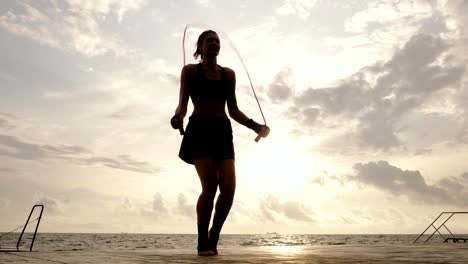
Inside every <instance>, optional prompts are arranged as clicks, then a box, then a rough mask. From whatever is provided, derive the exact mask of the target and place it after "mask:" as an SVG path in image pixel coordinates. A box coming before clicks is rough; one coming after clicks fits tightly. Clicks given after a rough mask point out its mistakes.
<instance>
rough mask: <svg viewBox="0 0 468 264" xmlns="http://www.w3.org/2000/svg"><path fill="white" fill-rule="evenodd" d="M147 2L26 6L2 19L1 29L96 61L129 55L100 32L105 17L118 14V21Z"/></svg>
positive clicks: (21, 4) (84, 0)
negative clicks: (112, 54) (108, 53)
mask: <svg viewBox="0 0 468 264" xmlns="http://www.w3.org/2000/svg"><path fill="white" fill-rule="evenodd" d="M143 3H144V1H114V0H106V1H87V0H69V1H65V2H61V3H60V4H58V3H56V2H55V1H45V2H25V1H20V2H18V4H17V5H16V6H15V7H14V8H12V9H10V10H8V11H7V12H6V13H4V14H2V15H1V16H0V27H1V28H3V29H4V30H6V31H9V32H11V33H13V34H17V35H21V36H24V37H28V38H30V39H33V40H35V41H37V42H39V43H41V44H43V45H47V46H51V47H54V48H58V49H64V50H67V51H74V52H78V53H80V54H82V55H85V56H88V57H93V56H97V55H101V54H104V53H107V52H112V53H114V54H117V55H122V54H125V53H128V52H130V51H129V50H128V49H127V48H126V47H125V46H124V45H123V44H122V41H121V40H119V39H118V38H117V37H116V36H113V35H109V34H106V33H105V32H103V31H102V30H101V29H100V25H99V23H100V21H99V18H100V19H101V21H105V19H106V15H109V14H112V13H116V14H117V15H118V17H119V18H118V19H119V21H121V20H122V17H123V15H124V14H125V13H126V12H128V11H130V10H137V9H139V8H140V7H141V6H142V5H143Z"/></svg>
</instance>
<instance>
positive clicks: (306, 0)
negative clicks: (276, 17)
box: [275, 0, 318, 20]
mask: <svg viewBox="0 0 468 264" xmlns="http://www.w3.org/2000/svg"><path fill="white" fill-rule="evenodd" d="M317 2H318V0H283V3H282V5H281V6H280V7H278V8H277V9H276V10H275V11H276V13H278V14H280V15H291V16H298V17H299V18H300V19H302V20H307V19H308V18H309V16H310V10H311V9H312V8H313V7H314V6H315V5H316V4H317Z"/></svg>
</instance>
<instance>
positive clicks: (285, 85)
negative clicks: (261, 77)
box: [268, 68, 294, 102]
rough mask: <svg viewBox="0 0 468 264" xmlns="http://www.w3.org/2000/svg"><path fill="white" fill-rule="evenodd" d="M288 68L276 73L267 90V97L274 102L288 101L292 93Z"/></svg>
mask: <svg viewBox="0 0 468 264" xmlns="http://www.w3.org/2000/svg"><path fill="white" fill-rule="evenodd" d="M292 77H293V74H292V70H291V69H290V68H285V69H283V70H282V71H280V72H278V73H277V74H276V76H275V80H274V81H273V83H272V84H270V85H269V88H268V96H269V97H270V98H271V99H272V100H273V101H275V102H282V101H286V100H288V99H289V98H290V97H291V96H292V95H293V93H294V80H293V79H292Z"/></svg>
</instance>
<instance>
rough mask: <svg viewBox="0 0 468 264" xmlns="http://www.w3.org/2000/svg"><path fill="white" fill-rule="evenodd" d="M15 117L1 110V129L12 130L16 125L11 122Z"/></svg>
mask: <svg viewBox="0 0 468 264" xmlns="http://www.w3.org/2000/svg"><path fill="white" fill-rule="evenodd" d="M14 118H15V117H14V116H13V115H10V114H7V113H3V112H0V130H11V129H14V128H15V125H14V124H13V123H12V122H11V120H12V119H14Z"/></svg>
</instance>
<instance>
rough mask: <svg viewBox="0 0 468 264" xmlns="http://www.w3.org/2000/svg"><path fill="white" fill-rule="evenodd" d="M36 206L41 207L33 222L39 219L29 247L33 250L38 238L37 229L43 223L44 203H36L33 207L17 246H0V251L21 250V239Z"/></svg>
mask: <svg viewBox="0 0 468 264" xmlns="http://www.w3.org/2000/svg"><path fill="white" fill-rule="evenodd" d="M36 207H38V208H40V212H39V217H38V218H36V219H35V220H33V222H34V221H36V220H37V224H36V228H35V230H34V235H33V238H32V240H31V246H30V247H29V251H32V249H33V246H34V240H35V239H36V234H37V229H38V228H39V224H40V223H41V217H42V212H43V211H44V205H42V204H36V205H34V206H33V207H32V209H31V212H30V213H29V216H28V219H27V220H26V224H24V226H23V231H22V232H21V235H20V236H19V238H18V242H17V243H16V248H0V252H15V251H16V252H18V251H20V248H19V246H20V244H21V239H22V238H23V235H24V231H26V227H27V226H28V224H29V220H30V219H31V216H32V214H33V212H34V210H35V209H36ZM20 228H21V227H20ZM18 229H19V228H18ZM15 230H16V229H15ZM15 230H13V231H15ZM11 232H12V231H10V232H8V233H11ZM8 233H6V234H8ZM4 235H5V234H4Z"/></svg>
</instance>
